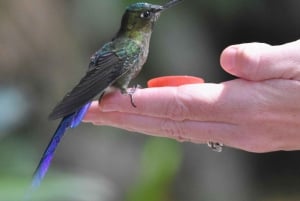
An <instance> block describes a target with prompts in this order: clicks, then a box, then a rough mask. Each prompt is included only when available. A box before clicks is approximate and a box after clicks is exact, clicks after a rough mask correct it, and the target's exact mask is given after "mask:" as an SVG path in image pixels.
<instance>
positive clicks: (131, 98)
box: [126, 84, 142, 107]
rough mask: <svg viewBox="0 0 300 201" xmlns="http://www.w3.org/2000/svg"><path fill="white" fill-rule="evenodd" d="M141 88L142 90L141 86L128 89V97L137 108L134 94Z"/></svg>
mask: <svg viewBox="0 0 300 201" xmlns="http://www.w3.org/2000/svg"><path fill="white" fill-rule="evenodd" d="M141 88H142V87H141V85H139V84H137V85H135V86H134V87H132V88H129V89H127V91H126V93H127V95H128V96H129V98H130V103H131V105H132V107H136V105H135V103H134V100H133V94H134V93H135V92H136V90H137V89H141Z"/></svg>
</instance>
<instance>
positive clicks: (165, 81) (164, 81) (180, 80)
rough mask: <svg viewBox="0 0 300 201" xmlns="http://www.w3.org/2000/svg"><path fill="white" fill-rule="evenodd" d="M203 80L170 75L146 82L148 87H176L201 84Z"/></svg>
mask: <svg viewBox="0 0 300 201" xmlns="http://www.w3.org/2000/svg"><path fill="white" fill-rule="evenodd" d="M201 83H204V80H203V79H202V78H200V77H194V76H188V75H170V76H162V77H156V78H153V79H150V80H149V81H148V82H147V85H148V87H176V86H181V85H185V84H201Z"/></svg>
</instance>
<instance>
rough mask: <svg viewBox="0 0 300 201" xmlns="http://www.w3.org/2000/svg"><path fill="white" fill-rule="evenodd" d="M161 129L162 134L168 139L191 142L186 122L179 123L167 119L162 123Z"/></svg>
mask: <svg viewBox="0 0 300 201" xmlns="http://www.w3.org/2000/svg"><path fill="white" fill-rule="evenodd" d="M160 128H161V131H162V133H164V134H165V135H166V137H170V138H173V139H176V140H178V141H190V140H189V139H188V138H187V133H188V131H187V128H186V126H185V123H184V121H179V122H178V121H173V120H170V119H166V120H164V121H162V123H161V126H160Z"/></svg>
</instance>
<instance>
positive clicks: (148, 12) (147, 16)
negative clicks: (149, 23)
mask: <svg viewBox="0 0 300 201" xmlns="http://www.w3.org/2000/svg"><path fill="white" fill-rule="evenodd" d="M150 16H151V12H150V11H149V10H147V11H145V12H142V13H141V15H140V17H141V18H149V17H150Z"/></svg>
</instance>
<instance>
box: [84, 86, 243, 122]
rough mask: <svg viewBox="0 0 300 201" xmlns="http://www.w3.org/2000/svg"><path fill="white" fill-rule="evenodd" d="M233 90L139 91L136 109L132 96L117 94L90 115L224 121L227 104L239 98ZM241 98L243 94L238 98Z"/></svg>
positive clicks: (96, 107)
mask: <svg viewBox="0 0 300 201" xmlns="http://www.w3.org/2000/svg"><path fill="white" fill-rule="evenodd" d="M237 87H242V85H237ZM230 88H232V86H230V85H229V83H224V84H195V85H184V86H181V87H162V88H146V89H138V90H137V91H136V92H135V93H134V95H133V99H134V102H135V104H136V106H137V107H132V105H131V103H130V100H129V97H128V96H124V95H121V94H120V93H113V94H109V95H108V96H105V97H104V98H103V99H102V100H101V102H100V106H99V107H98V106H97V104H93V105H92V106H91V107H90V111H91V109H93V110H100V111H103V112H111V111H119V112H126V113H134V114H143V115H147V116H152V117H159V118H168V119H173V120H179V121H180V120H181V121H182V120H186V119H190V120H202V121H210V120H214V121H223V119H224V118H225V117H226V116H228V114H226V113H227V111H228V108H226V107H225V102H228V104H227V105H228V106H230V103H231V102H232V101H231V99H232V98H234V97H235V96H234V95H230V94H231V93H233V92H230V91H231V89H230ZM237 91H239V90H238V89H237ZM240 94H241V92H239V93H238V94H237V95H238V96H240ZM231 105H232V104H231ZM235 106H238V105H235ZM90 111H89V112H90ZM229 119H230V118H229ZM227 120H228V118H227Z"/></svg>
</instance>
